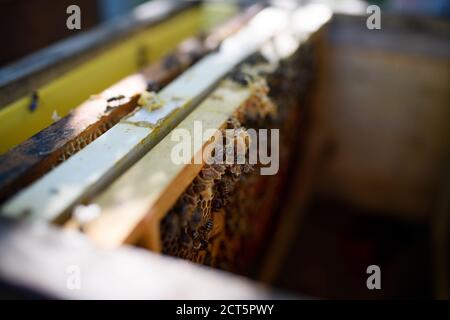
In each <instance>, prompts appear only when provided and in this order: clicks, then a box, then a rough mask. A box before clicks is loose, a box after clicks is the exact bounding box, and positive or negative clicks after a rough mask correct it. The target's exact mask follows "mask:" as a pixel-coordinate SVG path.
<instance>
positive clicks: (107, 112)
mask: <svg viewBox="0 0 450 320" xmlns="http://www.w3.org/2000/svg"><path fill="white" fill-rule="evenodd" d="M260 9H261V7H260V6H253V7H250V8H249V9H247V11H245V12H244V13H242V14H240V15H238V16H236V17H234V18H232V19H231V20H229V21H228V22H226V23H224V24H223V25H221V26H219V27H217V28H215V29H214V30H213V31H212V32H211V34H209V35H208V36H205V37H203V38H192V39H188V40H186V41H184V42H183V43H181V44H180V45H179V47H178V48H177V50H176V51H175V52H174V53H172V54H169V55H168V56H166V57H164V58H163V59H161V60H160V61H158V62H156V63H154V64H152V65H150V66H148V67H146V68H144V69H143V70H142V71H141V72H140V73H137V74H135V75H131V76H129V77H127V78H125V79H123V80H121V81H120V82H119V83H117V84H115V85H113V86H112V87H110V88H108V89H106V90H105V91H103V92H102V93H101V94H99V95H96V96H93V98H92V99H90V100H88V101H86V102H84V103H83V104H82V105H80V106H79V107H77V108H76V109H74V110H73V111H72V112H71V113H70V114H69V115H67V116H66V117H64V118H62V119H61V120H59V121H57V122H55V123H54V124H53V125H51V126H49V127H47V128H46V129H44V130H42V131H41V132H39V133H38V134H36V135H34V136H33V137H32V138H30V139H28V140H27V141H25V142H24V143H22V144H20V145H18V146H17V147H15V148H13V149H12V150H11V151H10V152H8V153H6V154H4V155H1V156H0V202H3V201H5V200H6V199H7V198H8V197H10V196H11V195H12V194H14V193H15V192H17V191H18V190H19V189H21V188H23V187H26V186H27V185H29V184H30V183H32V182H33V181H35V180H36V179H38V178H39V177H41V176H42V175H43V174H45V173H46V172H47V171H49V170H50V169H52V168H53V167H54V166H56V165H58V164H59V163H61V162H62V161H63V160H67V158H68V157H69V156H70V155H73V154H74V153H75V152H77V151H79V150H80V149H82V148H83V147H85V146H86V145H87V144H89V143H90V142H92V141H93V140H94V139H95V138H97V137H98V136H100V135H101V134H103V133H104V132H105V131H106V130H108V129H109V128H111V127H112V126H113V125H114V124H116V123H117V122H119V120H120V119H121V118H122V117H124V116H125V115H126V114H128V113H129V112H131V111H132V110H133V109H134V108H135V107H136V102H137V95H138V94H139V93H140V92H142V91H144V90H145V89H146V88H147V87H148V88H149V89H151V90H159V89H160V88H162V87H164V86H165V85H167V84H168V83H169V82H170V81H171V80H173V79H174V78H175V77H176V76H177V75H179V74H180V73H181V72H182V71H183V70H185V69H186V68H188V67H189V66H190V65H192V64H193V63H194V62H196V61H197V60H198V59H200V58H201V57H202V56H204V55H205V54H206V53H207V52H211V51H212V50H215V49H216V48H217V47H218V46H219V44H220V42H221V41H223V40H224V39H225V38H226V37H228V36H229V35H231V34H232V33H234V32H236V31H237V30H238V29H239V28H241V27H242V26H243V25H244V24H245V22H247V21H248V20H249V19H250V18H251V17H252V16H254V15H255V14H256V13H257V12H258V11H259V10H260ZM120 95H123V96H124V98H123V99H120V100H117V101H112V102H110V103H108V102H107V100H108V99H111V98H114V97H115V96H120Z"/></svg>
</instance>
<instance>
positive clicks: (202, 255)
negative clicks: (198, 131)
mask: <svg viewBox="0 0 450 320" xmlns="http://www.w3.org/2000/svg"><path fill="white" fill-rule="evenodd" d="M311 56H312V54H311V48H310V46H309V45H308V44H306V45H303V46H301V47H300V48H299V49H298V53H297V54H296V55H294V56H293V57H291V58H289V59H288V60H284V61H282V62H281V63H280V65H279V66H278V68H276V70H275V71H271V72H267V71H266V70H267V68H266V67H267V62H266V61H265V60H264V59H263V58H262V57H261V56H260V55H254V56H252V57H250V58H249V59H248V60H247V61H246V62H244V63H243V64H242V65H241V66H240V67H239V68H238V69H237V70H236V71H234V72H233V73H231V74H230V75H229V77H228V78H229V79H231V80H232V81H234V82H235V83H237V84H238V85H242V86H248V87H249V88H250V89H251V90H252V95H251V98H250V99H248V100H247V101H246V103H245V104H244V105H243V106H241V107H240V108H239V109H238V110H237V111H236V113H235V114H234V115H233V116H232V117H231V118H230V119H229V120H228V122H227V125H226V128H224V129H234V138H235V139H237V140H236V141H245V146H243V147H244V148H245V150H246V151H248V147H249V145H248V143H249V139H238V138H239V137H241V138H242V136H245V135H246V130H247V129H249V128H254V129H258V128H266V129H268V128H279V129H280V171H279V173H278V174H277V175H275V176H261V175H260V174H259V170H258V168H259V166H260V164H255V165H250V164H248V153H246V159H245V160H246V161H245V163H244V164H235V163H236V162H234V163H227V162H225V163H224V164H213V165H205V166H204V167H203V169H202V170H201V171H200V173H199V174H198V176H197V177H196V178H195V179H194V180H193V181H192V183H191V184H190V185H189V186H188V188H187V189H186V191H185V192H184V193H183V194H182V195H181V196H180V198H179V199H178V201H177V202H176V204H175V205H174V206H173V208H172V209H171V210H169V212H168V213H167V214H166V216H165V217H164V218H163V220H162V221H161V225H160V231H161V232H160V234H161V243H162V253H163V254H167V255H170V256H174V257H178V258H182V259H186V260H189V261H192V262H196V263H199V264H203V265H207V266H211V267H214V268H218V269H222V270H227V271H231V272H236V273H240V274H244V275H247V276H252V273H254V272H255V271H254V270H255V265H257V263H258V261H259V260H258V259H260V256H259V255H260V252H261V248H262V247H263V246H264V245H265V244H267V243H268V242H270V230H271V228H274V225H275V224H276V222H277V219H280V217H278V216H280V214H278V213H279V212H277V210H279V208H282V195H283V193H284V192H285V190H286V188H287V185H288V180H289V176H290V174H292V171H293V168H292V167H293V166H295V164H292V163H293V161H292V158H293V154H295V152H292V149H293V147H292V146H295V145H296V144H297V143H298V141H297V140H298V130H299V125H300V123H302V121H300V120H302V116H303V115H302V112H303V110H301V106H299V104H301V103H302V101H303V97H304V96H305V95H306V92H307V90H308V85H309V84H310V83H311V81H312V80H311V73H312V72H311V65H312V61H311ZM269 86H270V95H269ZM287 92H289V94H286V93H287ZM268 142H269V143H270V139H269V141H268ZM223 143H224V145H225V143H226V141H223ZM219 154H220V150H219ZM235 154H236V152H235ZM212 156H217V155H216V154H213V155H212ZM235 160H236V159H235ZM253 275H255V274H253Z"/></svg>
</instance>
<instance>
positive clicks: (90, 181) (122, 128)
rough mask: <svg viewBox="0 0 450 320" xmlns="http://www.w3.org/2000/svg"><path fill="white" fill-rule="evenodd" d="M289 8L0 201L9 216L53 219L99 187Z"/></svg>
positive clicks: (283, 24) (256, 22)
mask: <svg viewBox="0 0 450 320" xmlns="http://www.w3.org/2000/svg"><path fill="white" fill-rule="evenodd" d="M287 16H288V13H287V12H285V11H283V10H281V9H274V8H267V9H264V10H263V11H262V12H260V13H258V14H257V15H256V16H255V17H254V18H253V19H252V20H251V21H250V22H249V24H248V26H246V27H245V28H243V29H242V30H240V31H239V32H238V33H237V34H236V35H233V36H231V37H230V38H228V39H227V40H225V41H224V43H223V44H222V45H221V47H220V50H219V51H217V52H214V53H211V54H209V55H208V56H206V57H205V58H203V59H202V60H200V61H199V62H198V63H197V64H195V65H194V66H193V67H192V68H190V69H189V70H188V71H187V72H185V73H184V74H182V75H181V76H180V77H179V78H177V79H176V80H175V81H174V82H172V83H171V84H169V85H168V86H167V87H165V88H164V89H163V90H162V91H161V92H160V93H159V94H158V99H160V101H162V102H163V107H162V108H160V109H157V110H154V111H148V110H147V109H145V108H143V109H140V110H139V111H137V112H136V113H134V114H133V115H131V116H129V117H127V118H125V119H122V121H121V122H119V123H118V124H117V125H116V126H114V127H113V128H111V129H110V130H109V131H108V132H107V133H106V134H104V135H102V136H101V137H100V138H98V139H97V140H95V141H94V142H93V143H91V144H89V145H88V146H87V147H86V148H85V149H83V150H82V151H81V152H79V153H77V154H75V155H74V156H73V157H71V158H70V159H69V160H68V161H66V162H64V163H62V164H61V165H60V166H58V167H57V168H55V169H54V170H53V171H51V172H49V173H48V174H47V175H46V176H44V177H43V178H42V179H40V180H38V181H36V182H35V183H34V184H32V185H31V186H30V187H28V188H26V189H24V190H22V191H21V192H20V193H19V194H18V195H16V196H15V197H14V198H12V199H11V200H10V201H8V202H7V203H5V204H4V205H3V206H2V208H1V211H2V213H3V215H5V216H9V217H16V218H17V217H21V216H27V217H28V218H30V219H46V220H56V219H58V218H59V217H60V216H61V214H62V213H64V212H67V210H68V209H70V208H71V207H72V206H73V205H74V204H75V203H76V202H77V201H80V200H82V199H85V198H86V197H87V196H89V195H90V194H92V193H93V192H96V191H98V190H99V189H100V188H101V187H102V186H105V185H106V184H107V183H109V182H110V181H111V180H112V179H114V178H115V177H117V176H118V175H119V174H120V173H121V172H123V171H124V170H125V169H126V168H128V167H129V166H130V165H131V164H133V163H134V162H136V161H137V160H138V159H139V158H140V157H141V156H142V155H143V154H144V153H145V152H147V151H148V150H150V149H151V148H152V147H153V146H154V145H155V144H156V143H158V142H159V141H160V140H161V139H162V138H163V137H164V136H165V135H166V134H167V133H168V132H169V131H170V130H171V129H172V128H173V127H175V126H176V125H177V124H178V123H179V122H180V121H181V120H182V119H183V118H184V117H185V116H186V115H187V114H188V113H189V112H190V111H191V110H192V109H193V107H194V106H195V105H196V104H197V103H198V102H199V100H201V99H202V98H203V97H204V96H205V95H206V94H207V93H208V92H209V91H210V90H211V89H212V88H213V87H214V85H215V84H216V83H217V82H218V81H220V80H221V79H222V78H223V77H224V76H225V75H226V74H227V73H228V72H229V71H230V70H232V69H233V68H234V67H235V66H236V65H237V64H238V63H240V62H241V61H242V60H243V59H244V58H246V57H248V56H249V55H250V54H252V53H254V52H255V51H256V50H258V49H259V48H260V47H261V46H262V45H263V44H265V43H267V42H268V41H269V40H270V39H271V38H272V37H274V36H275V35H277V34H279V33H281V32H283V31H285V30H286V28H287V27H288V23H287Z"/></svg>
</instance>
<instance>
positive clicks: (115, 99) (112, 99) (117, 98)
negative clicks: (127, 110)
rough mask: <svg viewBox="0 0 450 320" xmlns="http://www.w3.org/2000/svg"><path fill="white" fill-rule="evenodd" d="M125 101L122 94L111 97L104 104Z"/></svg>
mask: <svg viewBox="0 0 450 320" xmlns="http://www.w3.org/2000/svg"><path fill="white" fill-rule="evenodd" d="M122 99H125V96H124V95H123V94H119V95H117V96H115V97H111V98H109V99H108V100H106V102H113V101H118V100H122Z"/></svg>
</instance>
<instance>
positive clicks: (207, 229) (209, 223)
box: [205, 219, 214, 234]
mask: <svg viewBox="0 0 450 320" xmlns="http://www.w3.org/2000/svg"><path fill="white" fill-rule="evenodd" d="M213 227H214V222H213V220H212V219H208V221H206V223H205V233H206V234H208V233H209V232H210V231H211V230H212V228H213Z"/></svg>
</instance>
